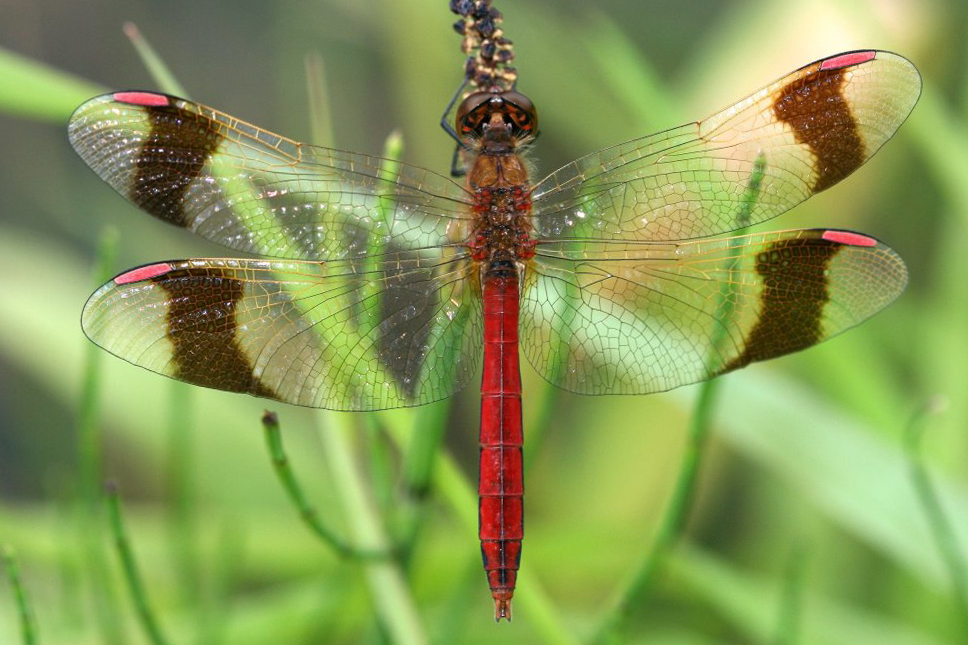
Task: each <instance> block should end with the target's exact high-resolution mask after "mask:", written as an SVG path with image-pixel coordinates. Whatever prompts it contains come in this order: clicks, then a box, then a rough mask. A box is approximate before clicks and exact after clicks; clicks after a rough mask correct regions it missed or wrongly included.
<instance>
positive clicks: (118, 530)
mask: <svg viewBox="0 0 968 645" xmlns="http://www.w3.org/2000/svg"><path fill="white" fill-rule="evenodd" d="M105 493H106V499H107V502H108V519H109V524H110V527H111V535H112V537H113V538H114V545H115V548H116V549H117V552H118V558H119V559H120V561H121V569H122V571H123V572H124V579H125V581H126V582H127V585H128V593H129V594H130V595H131V599H132V601H133V602H134V606H135V609H136V610H137V612H138V619H139V620H140V622H141V626H142V628H143V629H144V632H145V635H146V636H147V637H148V640H149V641H151V642H152V643H153V645H165V644H166V643H167V641H166V640H165V637H164V636H163V635H162V633H161V628H160V627H159V626H158V621H157V620H156V619H155V614H154V612H153V611H152V609H151V605H150V604H149V603H148V596H147V594H146V593H145V588H144V582H143V581H142V579H141V573H140V572H139V571H138V564H137V562H135V559H134V552H133V551H132V550H131V542H130V540H129V539H128V535H127V533H126V532H125V527H124V519H123V518H122V516H121V502H120V500H119V499H118V488H117V486H116V485H115V484H114V483H112V482H109V483H108V484H107V485H106V486H105Z"/></svg>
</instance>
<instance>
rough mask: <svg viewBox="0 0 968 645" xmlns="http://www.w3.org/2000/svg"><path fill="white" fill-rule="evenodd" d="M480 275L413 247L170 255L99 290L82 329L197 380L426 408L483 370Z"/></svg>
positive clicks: (106, 344)
mask: <svg viewBox="0 0 968 645" xmlns="http://www.w3.org/2000/svg"><path fill="white" fill-rule="evenodd" d="M474 275H475V272H474V271H472V270H471V267H470V262H469V260H468V259H467V258H466V257H464V256H463V255H456V256H452V257H441V256H440V254H439V253H437V254H435V253H430V252H413V251H400V252H395V253H391V254H388V255H385V256H382V257H380V258H367V259H366V260H363V261H347V260H343V261H334V262H280V261H268V260H229V259H206V260H180V261H170V262H163V263H159V264H154V265H149V266H146V267H141V268H139V269H134V270H132V271H128V272H127V273H124V274H121V275H120V276H118V277H117V278H115V279H114V280H112V281H110V282H108V283H107V284H105V285H104V286H102V287H101V288H100V289H98V290H97V291H96V292H95V293H94V294H93V295H92V296H91V298H90V300H88V303H87V305H86V306H85V308H84V313H83V316H82V324H83V327H84V331H85V333H86V334H87V335H88V337H89V338H90V339H91V340H93V341H94V342H95V343H97V344H98V345H100V346H101V347H103V348H104V349H106V350H107V351H109V352H111V353H112V354H115V355H116V356H119V357H121V358H123V359H125V360H127V361H129V362H131V363H134V364H135V365H139V366H141V367H144V368H147V369H149V370H151V371H153V372H157V373H159V374H164V375H166V376H170V377H172V378H176V379H179V380H182V381H186V382H188V383H193V384H195V385H202V386H205V387H213V388H218V389H222V390H229V391H232V392H246V393H248V394H253V395H256V396H262V397H268V398H272V399H277V400H279V401H285V402H287V403H294V404H296V405H305V406H311V407H321V408H329V409H333V410H378V409H383V408H392V407H401V406H409V405H419V404H423V403H429V402H431V401H437V400H439V399H442V398H444V397H447V396H450V395H451V394H453V393H454V392H456V391H457V390H459V389H460V388H461V387H462V386H463V385H464V384H466V383H467V381H468V380H470V379H472V378H474V376H475V375H476V373H477V372H476V369H477V364H478V357H479V355H480V353H481V347H482V337H481V327H480V325H481V323H480V321H481V314H480V304H479V301H480V299H479V288H477V287H476V285H475V283H474V280H473V278H474ZM468 277H470V278H472V279H470V280H468V279H465V278H468Z"/></svg>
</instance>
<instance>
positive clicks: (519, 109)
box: [457, 90, 538, 148]
mask: <svg viewBox="0 0 968 645" xmlns="http://www.w3.org/2000/svg"><path fill="white" fill-rule="evenodd" d="M457 132H459V133H460V136H461V139H462V140H463V141H464V143H466V144H468V145H473V144H474V143H475V142H481V143H482V144H483V145H484V146H485V147H487V146H488V145H489V144H490V145H491V146H494V145H498V146H508V147H511V148H513V147H516V146H519V145H521V144H523V143H526V142H528V141H530V140H531V139H533V138H534V137H535V135H536V134H537V132H538V113H537V111H536V110H535V109H534V104H533V103H531V100H530V99H529V98H528V97H526V96H525V95H524V94H521V93H520V92H515V91H514V90H509V91H507V92H474V93H473V94H471V95H469V96H468V97H467V98H465V99H464V100H463V101H462V102H461V104H460V107H458V108H457Z"/></svg>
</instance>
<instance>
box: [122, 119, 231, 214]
mask: <svg viewBox="0 0 968 645" xmlns="http://www.w3.org/2000/svg"><path fill="white" fill-rule="evenodd" d="M144 109H145V112H147V114H148V117H149V118H150V121H151V132H150V133H149V135H148V137H147V138H146V139H145V140H144V143H142V144H141V150H139V151H138V159H137V162H136V164H135V167H136V168H137V174H136V175H135V178H134V184H133V185H132V186H131V188H130V194H129V196H128V197H129V198H130V199H131V201H132V202H134V203H135V204H137V205H138V206H140V207H141V208H143V209H144V210H146V211H147V212H149V213H151V214H152V215H154V216H155V217H157V218H159V219H162V220H164V221H166V222H169V223H170V224H175V225H176V226H182V227H186V226H188V223H189V222H188V220H187V219H186V217H185V199H186V197H187V195H188V190H189V188H190V187H191V184H192V182H193V181H195V180H196V179H197V178H198V176H199V175H200V174H201V173H202V169H203V168H204V167H205V164H206V163H207V162H208V160H209V158H211V156H212V154H213V153H214V152H215V150H216V149H217V148H218V146H219V144H220V143H221V142H222V139H223V137H222V135H221V134H220V133H219V132H218V131H217V130H215V129H214V128H213V127H212V121H211V120H209V119H207V118H205V117H204V116H202V115H200V114H197V113H195V112H189V111H188V110H184V109H182V108H180V107H178V106H176V105H168V106H145V108H144Z"/></svg>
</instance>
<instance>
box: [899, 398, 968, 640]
mask: <svg viewBox="0 0 968 645" xmlns="http://www.w3.org/2000/svg"><path fill="white" fill-rule="evenodd" d="M940 408H941V404H940V403H939V402H937V401H934V400H932V401H929V402H928V403H927V404H926V405H924V406H923V407H922V408H921V409H920V410H918V411H917V412H916V413H915V414H914V415H913V416H912V417H911V420H910V421H909V422H908V426H907V428H906V431H905V444H906V446H907V450H908V455H909V457H910V463H911V483H912V485H913V486H914V490H915V492H916V493H917V495H918V500H920V502H921V507H922V508H923V509H924V514H925V517H926V518H927V520H928V525H929V526H930V527H931V536H932V537H933V538H934V541H935V545H936V546H937V548H938V551H939V553H940V554H941V557H942V559H943V560H944V563H945V566H946V567H947V568H948V574H949V575H950V576H951V585H952V588H953V589H954V594H955V600H956V601H957V603H958V609H959V614H960V616H959V618H960V621H961V623H962V630H963V632H962V633H968V566H966V564H965V558H964V554H963V553H962V552H961V550H960V549H959V548H958V538H957V536H955V531H954V527H953V526H952V525H951V521H950V520H949V519H948V515H947V514H946V513H945V510H944V508H943V506H942V505H941V498H940V497H939V496H938V491H937V489H936V488H935V486H934V484H933V483H932V481H931V476H930V474H929V473H928V469H927V466H925V464H924V457H923V456H922V454H921V440H922V438H923V436H924V429H925V424H926V422H927V420H928V418H929V417H930V416H932V414H936V413H937V412H938V411H939V409H940Z"/></svg>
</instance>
